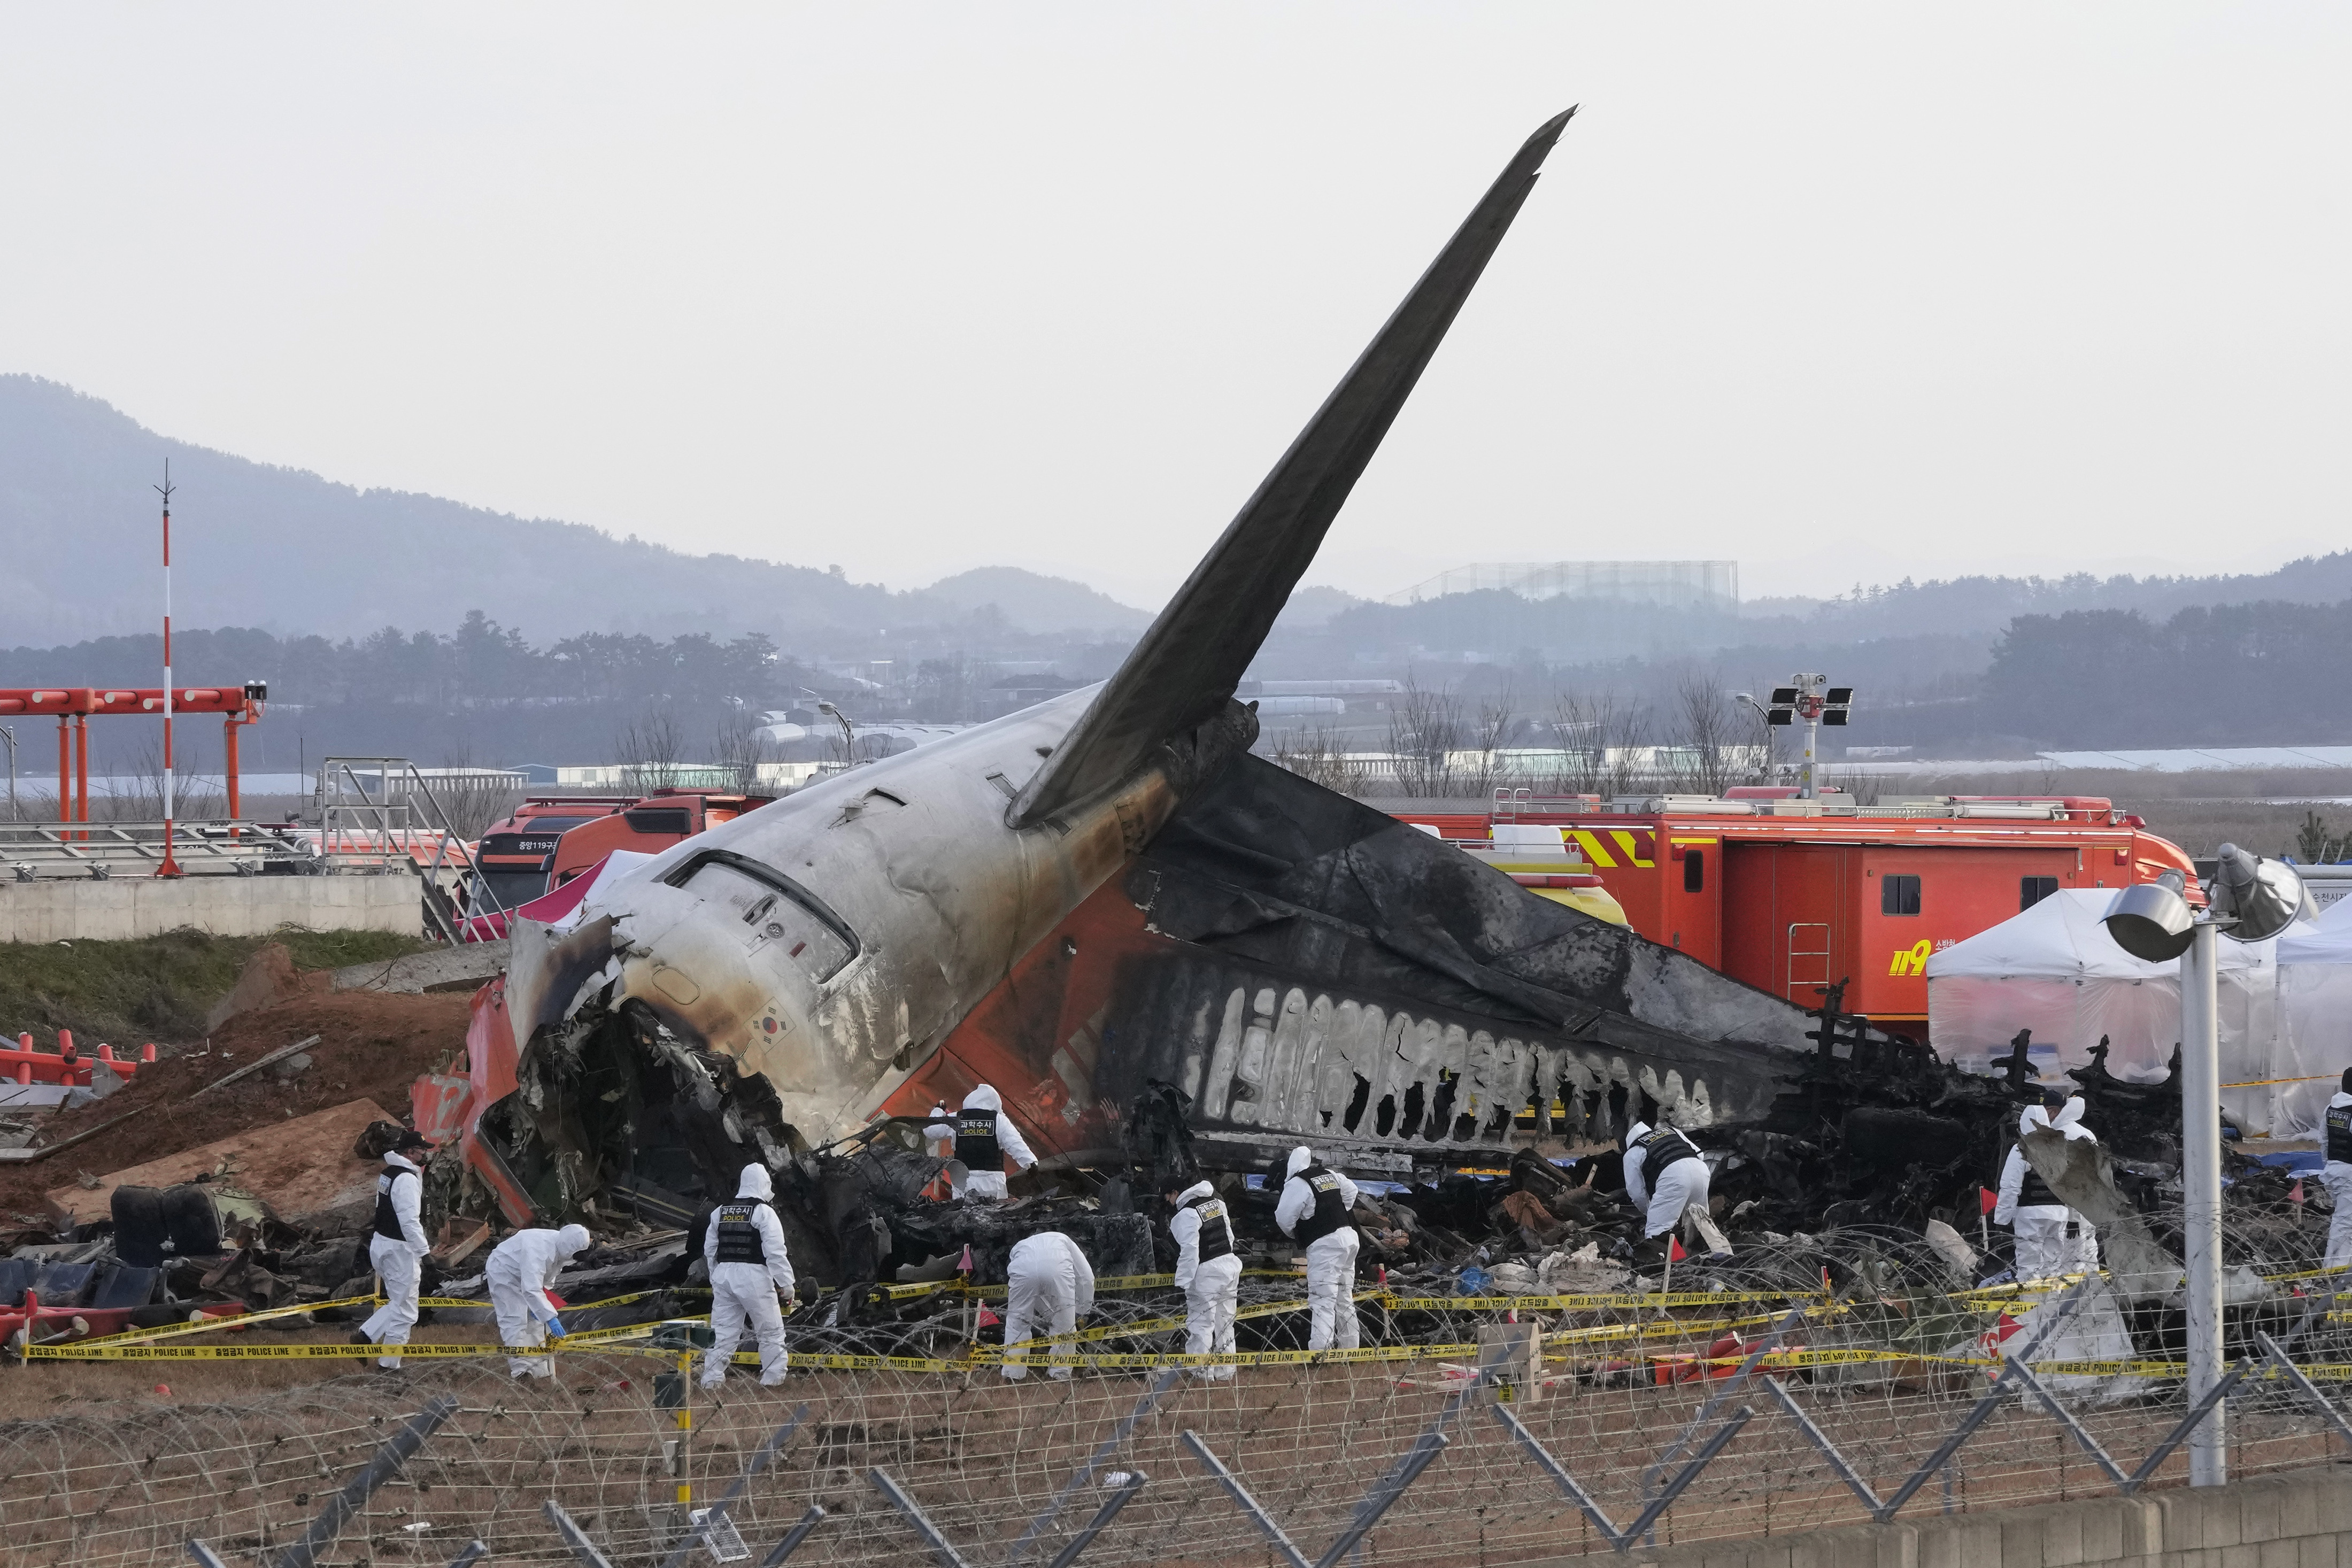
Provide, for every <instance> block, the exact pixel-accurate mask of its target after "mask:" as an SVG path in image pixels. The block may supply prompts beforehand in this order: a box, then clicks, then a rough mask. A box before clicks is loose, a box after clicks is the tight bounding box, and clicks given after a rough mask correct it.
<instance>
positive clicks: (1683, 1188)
mask: <svg viewBox="0 0 2352 1568" xmlns="http://www.w3.org/2000/svg"><path fill="white" fill-rule="evenodd" d="M1649 1132H1650V1124H1648V1123H1647V1122H1641V1121H1637V1122H1635V1123H1634V1124H1633V1125H1632V1126H1630V1127H1628V1128H1626V1129H1625V1197H1626V1199H1627V1201H1629V1202H1631V1203H1632V1204H1633V1207H1635V1208H1638V1209H1640V1210H1642V1211H1643V1219H1642V1239H1643V1240H1644V1241H1646V1240H1648V1239H1650V1238H1652V1237H1654V1236H1664V1234H1665V1233H1666V1232H1667V1231H1669V1230H1672V1229H1673V1228H1675V1226H1677V1225H1680V1224H1681V1223H1682V1222H1683V1212H1684V1211H1685V1209H1687V1208H1689V1207H1691V1205H1693V1204H1696V1205H1698V1207H1701V1208H1705V1207H1706V1198H1707V1180H1708V1178H1707V1170H1706V1160H1705V1159H1696V1160H1676V1161H1675V1163H1674V1164H1672V1165H1670V1166H1667V1167H1666V1168H1665V1170H1664V1173H1662V1174H1661V1175H1660V1176H1659V1177H1658V1180H1657V1184H1656V1186H1654V1187H1653V1186H1652V1185H1651V1182H1650V1173H1649V1170H1648V1166H1649V1163H1650V1152H1649V1151H1648V1150H1647V1149H1637V1148H1635V1147H1634V1146H1633V1145H1634V1144H1635V1143H1636V1142H1638V1141H1639V1140H1641V1139H1642V1138H1643V1137H1646V1136H1647V1135H1648V1134H1649Z"/></svg>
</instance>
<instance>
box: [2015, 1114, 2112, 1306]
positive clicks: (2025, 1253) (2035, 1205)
mask: <svg viewBox="0 0 2352 1568" xmlns="http://www.w3.org/2000/svg"><path fill="white" fill-rule="evenodd" d="M2082 1104H2083V1102H2082V1101H2081V1100H2080V1099H2079V1098H2077V1099H2074V1100H2068V1099H2067V1098H2066V1097H2065V1096H2064V1095H2063V1094H2060V1093H2059V1092H2057V1091H2055V1090H2053V1091H2051V1092H2050V1093H2049V1095H2048V1097H2047V1103H2044V1104H2041V1105H2028V1106H2027V1107H2026V1108H2025V1109H2024V1111H2023V1112H2022V1113H2020V1114H2019V1116H2018V1118H2017V1134H2018V1136H2019V1137H2021V1138H2022V1137H2023V1136H2024V1135H2025V1134H2028V1133H2030V1132H2032V1131H2033V1130H2034V1129H2035V1128H2037V1127H2049V1128H2053V1129H2056V1130H2058V1131H2061V1132H2063V1133H2064V1134H2066V1136H2067V1137H2069V1138H2071V1139H2084V1138H2089V1137H2090V1136H2091V1130H2090V1129H2089V1128H2088V1127H2085V1126H2084V1125H2083V1124H2082V1117H2083V1112H2082ZM2053 1112H2055V1114H2054V1115H2053ZM2062 1121H2063V1126H2061V1123H2062ZM1992 1222H1993V1223H1994V1224H1995V1225H2006V1226H2008V1227H2009V1228H2010V1229H2011V1231H2012V1232H2014V1233H2015V1235H2016V1237H2017V1249H2016V1255H2015V1261H2014V1269H2015V1272H2016V1274H2017V1277H2018V1278H2019V1279H2021V1280H2047V1279H2051V1278H2053V1277H2054V1276H2056V1275H2059V1274H2064V1273H2070V1272H2073V1271H2074V1270H2076V1269H2078V1268H2079V1267H2081V1264H2080V1262H2079V1257H2080V1250H2081V1246H2082V1233H2083V1232H2087V1230H2088V1229H2089V1227H2088V1226H2086V1225H2084V1223H2083V1218H2082V1216H2080V1215H2078V1214H2076V1213H2075V1212H2074V1210H2073V1209H2070V1208H2068V1207H2066V1205H2065V1204H2064V1203H2063V1201H2062V1200H2061V1199H2060V1198H2059V1197H2058V1195H2057V1194H2056V1193H2054V1192H2053V1191H2051V1190H2050V1184H2049V1183H2047V1182H2045V1181H2043V1180H2042V1173H2041V1172H2040V1171H2037V1170H2035V1169H2034V1168H2033V1166H2032V1162H2030V1161H2029V1160H2027V1159H2026V1157H2025V1150H2024V1148H2023V1147H2022V1146H2021V1145H2017V1144H2011V1145H2010V1148H2009V1157H2008V1158H2007V1159H2005V1160H2003V1161H2002V1162H2001V1167H2000V1194H1999V1197H1998V1199H1997V1201H1996V1202H1995V1203H1994V1204H1993V1210H1992ZM2097 1246H2098V1243H2097V1242H2096V1240H2095V1239H2094V1240H2093V1241H2092V1242H2091V1249H2092V1252H2091V1255H2092V1257H2093V1258H2094V1259H2095V1258H2096V1257H2097Z"/></svg>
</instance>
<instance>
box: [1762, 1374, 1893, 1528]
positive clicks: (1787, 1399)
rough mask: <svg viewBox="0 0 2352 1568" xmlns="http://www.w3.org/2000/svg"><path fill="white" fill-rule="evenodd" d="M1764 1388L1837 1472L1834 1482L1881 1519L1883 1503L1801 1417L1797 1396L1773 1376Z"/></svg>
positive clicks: (1808, 1419)
mask: <svg viewBox="0 0 2352 1568" xmlns="http://www.w3.org/2000/svg"><path fill="white" fill-rule="evenodd" d="M1764 1386H1765V1387H1767V1388H1769V1389H1770V1390H1771V1391H1772V1397H1773V1398H1775V1399H1778V1400H1779V1401H1780V1408H1781V1409H1783V1410H1786V1411H1787V1412H1788V1413H1789V1416H1790V1419H1791V1420H1793V1421H1795V1422H1796V1423H1797V1430H1799V1431H1801V1432H1802V1433H1803V1434H1804V1435H1805V1437H1806V1440H1807V1441H1809V1442H1811V1444H1812V1445H1813V1447H1814V1448H1819V1449H1820V1450H1821V1451H1822V1458H1825V1459H1827V1460H1829V1462H1830V1469H1832V1470H1834V1471H1836V1472H1837V1479H1840V1480H1842V1481H1843V1482H1845V1484H1846V1490H1849V1491H1851V1492H1853V1495H1854V1496H1856V1497H1858V1498H1860V1499H1861V1500H1862V1506H1863V1507H1864V1508H1866V1509H1868V1510H1869V1511H1870V1516H1871V1517H1872V1518H1873V1519H1878V1518H1880V1517H1881V1516H1883V1515H1884V1514H1885V1511H1886V1503H1885V1500H1883V1499H1881V1498H1880V1497H1879V1495H1878V1493H1877V1492H1876V1491H1875V1490H1872V1487H1871V1484H1870V1483H1869V1482H1868V1481H1866V1480H1864V1479H1862V1472H1861V1471H1860V1470H1857V1469H1854V1468H1853V1465H1851V1464H1849V1463H1848V1462H1847V1461H1846V1457H1845V1455H1843V1453H1841V1452H1839V1451H1838V1446H1837V1445H1836V1444H1835V1443H1832V1442H1831V1441H1830V1437H1829V1434H1828V1433H1826V1432H1824V1431H1822V1429H1821V1428H1820V1427H1817V1426H1815V1425H1814V1424H1813V1418H1812V1417H1811V1416H1808V1415H1807V1414H1805V1407H1804V1406H1801V1405H1800V1404H1798V1403H1797V1396H1795V1395H1793V1394H1791V1393H1790V1392H1789V1391H1788V1390H1787V1389H1785V1388H1783V1387H1781V1386H1780V1379H1779V1378H1776V1377H1768V1378H1766V1379H1765V1380H1764Z"/></svg>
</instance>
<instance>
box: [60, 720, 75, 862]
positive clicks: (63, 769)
mask: <svg viewBox="0 0 2352 1568" xmlns="http://www.w3.org/2000/svg"><path fill="white" fill-rule="evenodd" d="M72 729H73V720H72V719H70V718H68V717H67V716H65V715H64V714H59V715H58V821H61V822H70V821H73V738H72V735H71V731H72ZM67 836H68V838H70V837H71V836H72V835H71V834H68V835H67Z"/></svg>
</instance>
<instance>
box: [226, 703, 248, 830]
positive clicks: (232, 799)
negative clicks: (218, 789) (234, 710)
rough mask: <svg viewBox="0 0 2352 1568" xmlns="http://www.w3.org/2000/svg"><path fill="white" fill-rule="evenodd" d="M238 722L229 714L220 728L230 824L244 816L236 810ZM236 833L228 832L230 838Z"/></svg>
mask: <svg viewBox="0 0 2352 1568" xmlns="http://www.w3.org/2000/svg"><path fill="white" fill-rule="evenodd" d="M240 722H242V721H241V720H240V719H239V718H238V717H237V716H236V715H235V714H231V715H230V716H229V718H228V721H227V722H226V724H223V725H222V726H221V749H222V751H223V752H224V753H225V754H226V758H227V772H228V820H229V821H232V822H234V821H236V820H237V818H239V817H241V816H243V815H244V814H245V813H243V812H242V811H239V810H237V809H236V727H237V725H238V724H239V723H240ZM229 833H230V835H231V836H232V837H234V836H235V835H236V829H235V828H231V829H230V830H229Z"/></svg>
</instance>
